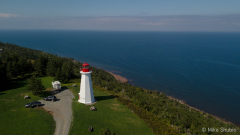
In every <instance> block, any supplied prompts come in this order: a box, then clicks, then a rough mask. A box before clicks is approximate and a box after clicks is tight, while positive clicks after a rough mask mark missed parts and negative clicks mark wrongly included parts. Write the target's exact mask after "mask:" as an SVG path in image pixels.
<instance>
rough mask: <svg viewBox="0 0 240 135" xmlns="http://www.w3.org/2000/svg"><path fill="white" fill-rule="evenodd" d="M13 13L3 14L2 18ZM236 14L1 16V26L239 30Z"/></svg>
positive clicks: (4, 27)
mask: <svg viewBox="0 0 240 135" xmlns="http://www.w3.org/2000/svg"><path fill="white" fill-rule="evenodd" d="M3 15H4V17H7V16H8V17H11V16H13V15H12V14H10V15H9V14H8V15H6V14H0V19H1V17H2V16H3ZM239 22H240V14H236V15H211V16H210V15H209V16H207V15H168V16H75V17H73V16H59V17H50V18H49V17H48V18H38V17H22V16H20V17H19V16H18V15H16V16H13V17H12V19H2V21H0V29H1V28H2V29H73V30H116V31H238V32H240V23H239Z"/></svg>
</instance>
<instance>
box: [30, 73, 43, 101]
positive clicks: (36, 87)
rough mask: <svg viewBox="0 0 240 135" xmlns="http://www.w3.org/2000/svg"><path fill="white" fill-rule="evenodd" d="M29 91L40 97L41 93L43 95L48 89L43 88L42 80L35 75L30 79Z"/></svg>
mask: <svg viewBox="0 0 240 135" xmlns="http://www.w3.org/2000/svg"><path fill="white" fill-rule="evenodd" d="M27 89H28V90H29V91H32V93H33V95H38V96H39V93H41V92H42V91H43V90H45V89H46V88H45V87H44V86H43V84H42V80H41V79H39V78H37V77H35V75H33V76H32V77H31V78H30V79H29V86H28V87H27Z"/></svg>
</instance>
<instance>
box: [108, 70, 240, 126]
mask: <svg viewBox="0 0 240 135" xmlns="http://www.w3.org/2000/svg"><path fill="white" fill-rule="evenodd" d="M104 71H106V70H104ZM106 72H108V73H109V74H111V75H112V76H113V77H114V78H115V79H116V80H118V81H120V82H121V83H128V79H127V78H125V77H123V76H121V75H118V74H115V73H113V72H117V71H113V72H109V71H106ZM131 81H132V80H131ZM130 85H131V84H130ZM138 87H139V86H138ZM166 96H167V97H168V98H169V99H172V100H176V101H178V102H179V103H181V104H183V105H186V106H188V107H189V108H190V109H194V110H196V111H199V112H201V113H203V114H206V113H207V114H208V115H210V116H212V117H214V118H215V119H217V120H218V121H221V122H224V123H226V124H234V123H233V122H231V121H228V120H225V119H223V118H220V117H218V116H215V115H212V114H210V113H208V112H204V111H202V110H200V109H198V108H195V107H192V106H190V105H188V104H187V103H185V102H184V101H183V100H179V99H177V98H174V97H172V96H169V95H166ZM235 125H236V126H238V127H240V125H237V124H235Z"/></svg>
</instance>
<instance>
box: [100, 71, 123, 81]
mask: <svg viewBox="0 0 240 135" xmlns="http://www.w3.org/2000/svg"><path fill="white" fill-rule="evenodd" d="M105 71H106V70H105ZM106 72H108V71H106ZM113 72H114V71H113ZM113 72H108V73H109V74H111V75H112V76H113V77H114V78H115V79H116V80H118V81H120V82H121V83H128V79H127V78H125V77H122V76H120V75H117V74H115V73H113Z"/></svg>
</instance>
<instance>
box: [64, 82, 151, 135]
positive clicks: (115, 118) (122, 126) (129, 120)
mask: <svg viewBox="0 0 240 135" xmlns="http://www.w3.org/2000/svg"><path fill="white" fill-rule="evenodd" d="M76 84H77V86H78V87H72V86H71V85H70V84H69V85H68V86H67V87H68V88H69V89H70V90H71V91H72V92H73V94H74V96H75V99H73V103H72V108H73V116H74V118H73V122H72V125H71V129H70V135H75V134H82V135H87V134H97V135H99V134H100V131H101V129H104V128H109V129H110V130H111V131H113V132H114V133H116V134H117V135H153V132H152V131H151V129H150V128H148V126H147V125H146V124H145V123H144V122H143V120H141V119H140V118H138V117H137V116H135V115H134V114H133V113H132V112H131V111H130V110H129V109H128V108H127V107H125V106H124V105H122V104H121V103H119V102H118V101H117V100H116V99H115V98H114V97H112V96H110V95H109V94H107V93H104V92H101V91H98V90H96V89H94V97H95V98H96V99H97V103H96V104H94V105H93V106H95V107H96V108H97V111H90V107H91V106H86V105H84V104H81V103H79V102H78V101H77V100H78V94H77V93H79V83H76ZM89 126H92V127H93V129H94V131H93V132H91V133H90V132H89V131H88V127H89Z"/></svg>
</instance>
